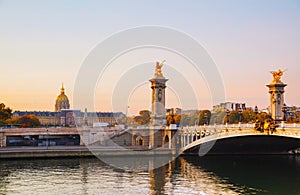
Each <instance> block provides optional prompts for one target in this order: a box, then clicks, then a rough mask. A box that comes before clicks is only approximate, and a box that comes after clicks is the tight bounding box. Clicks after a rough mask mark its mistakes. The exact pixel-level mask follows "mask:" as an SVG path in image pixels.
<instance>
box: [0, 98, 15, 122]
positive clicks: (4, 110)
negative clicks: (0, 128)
mask: <svg viewBox="0 0 300 195" xmlns="http://www.w3.org/2000/svg"><path fill="white" fill-rule="evenodd" d="M11 115H12V109H10V108H9V107H5V104H3V103H1V104H0V125H6V124H7V120H8V119H10V118H11Z"/></svg>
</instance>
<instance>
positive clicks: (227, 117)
mask: <svg viewBox="0 0 300 195" xmlns="http://www.w3.org/2000/svg"><path fill="white" fill-rule="evenodd" d="M229 113H230V111H229V110H228V109H227V110H226V126H227V124H228V123H229Z"/></svg>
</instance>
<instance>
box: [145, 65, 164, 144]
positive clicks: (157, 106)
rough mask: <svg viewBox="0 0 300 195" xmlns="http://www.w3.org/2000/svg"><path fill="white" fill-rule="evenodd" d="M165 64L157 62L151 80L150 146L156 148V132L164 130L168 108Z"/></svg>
mask: <svg viewBox="0 0 300 195" xmlns="http://www.w3.org/2000/svg"><path fill="white" fill-rule="evenodd" d="M163 63H164V62H162V63H159V62H156V69H155V74H154V77H153V78H152V79H150V80H149V81H150V83H151V89H152V102H151V103H152V109H151V121H150V130H149V146H150V145H151V147H154V134H155V132H156V131H160V130H162V126H163V125H164V124H165V123H166V114H165V112H166V108H165V103H166V99H165V89H166V82H167V81H168V79H166V78H165V77H164V76H163V74H162V71H161V68H162V66H163Z"/></svg>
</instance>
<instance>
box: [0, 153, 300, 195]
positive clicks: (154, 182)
mask: <svg viewBox="0 0 300 195" xmlns="http://www.w3.org/2000/svg"><path fill="white" fill-rule="evenodd" d="M103 161H105V162H109V161H110V159H109V160H108V161H106V159H105V160H102V161H100V160H99V159H98V158H67V159H66V158H56V159H30V160H24V159H23V160H1V161H0V194H131V195H134V194H184V195H188V194H300V156H205V157H198V156H184V157H179V158H177V159H173V160H170V161H169V162H168V163H166V164H165V165H163V166H160V167H158V166H156V165H158V164H157V163H159V162H160V161H159V162H158V161H157V159H156V158H154V157H152V158H142V160H141V161H139V160H138V159H136V158H132V157H122V158H121V157H119V158H115V159H114V161H115V162H118V161H119V162H125V161H126V162H132V166H133V167H130V165H128V166H127V169H125V170H124V169H120V168H116V167H114V166H111V165H108V164H106V163H104V162H103ZM153 167H154V168H155V167H157V168H155V169H152V168H153Z"/></svg>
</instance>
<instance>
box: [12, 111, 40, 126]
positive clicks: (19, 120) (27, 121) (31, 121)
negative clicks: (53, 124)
mask: <svg viewBox="0 0 300 195" xmlns="http://www.w3.org/2000/svg"><path fill="white" fill-rule="evenodd" d="M9 123H10V124H12V125H18V126H20V127H22V128H28V127H39V126H41V123H40V121H39V119H38V118H37V117H36V116H35V115H34V114H25V115H24V116H16V117H13V118H11V120H10V121H9Z"/></svg>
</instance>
